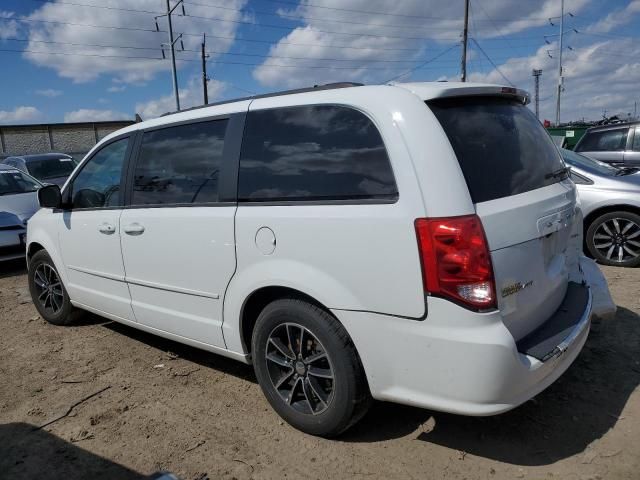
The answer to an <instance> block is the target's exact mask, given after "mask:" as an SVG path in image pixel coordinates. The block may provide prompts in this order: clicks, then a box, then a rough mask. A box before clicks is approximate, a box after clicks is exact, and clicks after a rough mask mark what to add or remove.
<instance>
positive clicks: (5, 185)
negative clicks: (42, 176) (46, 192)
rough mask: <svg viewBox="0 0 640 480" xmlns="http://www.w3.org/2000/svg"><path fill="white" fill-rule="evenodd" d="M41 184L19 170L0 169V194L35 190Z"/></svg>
mask: <svg viewBox="0 0 640 480" xmlns="http://www.w3.org/2000/svg"><path fill="white" fill-rule="evenodd" d="M40 187H41V185H40V184H39V183H38V182H37V181H36V180H34V179H33V178H31V177H29V176H28V175H25V174H24V173H22V172H21V171H20V170H0V195H9V194H13V193H27V192H35V191H36V190H38V189H39V188H40Z"/></svg>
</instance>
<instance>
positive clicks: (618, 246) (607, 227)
mask: <svg viewBox="0 0 640 480" xmlns="http://www.w3.org/2000/svg"><path fill="white" fill-rule="evenodd" d="M586 242H587V248H588V250H589V253H591V255H592V256H593V258H594V259H595V260H596V261H597V262H598V263H601V264H603V265H613V266H618V267H637V266H639V265H640V215H636V214H635V213H631V212H625V211H619V212H610V213H605V214H604V215H601V216H599V217H598V218H596V219H595V220H594V221H593V222H592V223H591V225H589V228H588V229H587V234H586Z"/></svg>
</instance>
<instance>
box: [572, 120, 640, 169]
mask: <svg viewBox="0 0 640 480" xmlns="http://www.w3.org/2000/svg"><path fill="white" fill-rule="evenodd" d="M573 150H574V151H575V152H578V153H582V154H584V155H588V156H589V157H591V158H595V159H596V160H600V161H601V162H606V163H610V164H613V165H619V166H628V167H633V166H636V167H640V122H627V123H614V124H611V125H602V126H599V127H593V128H590V129H589V130H587V132H586V133H585V134H584V136H583V137H582V138H581V139H580V141H579V142H578V143H577V144H576V146H575V148H574V149H573Z"/></svg>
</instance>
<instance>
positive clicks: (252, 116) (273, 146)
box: [238, 105, 398, 201]
mask: <svg viewBox="0 0 640 480" xmlns="http://www.w3.org/2000/svg"><path fill="white" fill-rule="evenodd" d="M397 197H398V189H397V187H396V184H395V180H394V177H393V172H392V170H391V165H390V163H389V158H388V156H387V152H386V150H385V147H384V144H383V142H382V138H381V137H380V133H379V132H378V130H377V128H376V127H375V125H373V123H372V122H371V120H369V118H367V117H366V116H365V115H364V114H362V113H360V112H358V111H356V110H353V109H351V108H346V107H339V106H329V105H325V106H301V107H287V108H277V109H271V110H262V111H255V112H250V113H249V115H248V116H247V123H246V125H245V132H244V139H243V142H242V153H241V156H240V172H239V185H238V200H240V201H305V200H307V201H309V200H358V199H396V198H397Z"/></svg>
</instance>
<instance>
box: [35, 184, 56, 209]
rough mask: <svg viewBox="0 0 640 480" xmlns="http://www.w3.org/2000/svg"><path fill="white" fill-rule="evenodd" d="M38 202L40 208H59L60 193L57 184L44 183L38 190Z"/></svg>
mask: <svg viewBox="0 0 640 480" xmlns="http://www.w3.org/2000/svg"><path fill="white" fill-rule="evenodd" d="M38 203H39V204H40V206H41V207H42V208H60V207H61V206H62V194H61V193H60V187H59V186H58V185H45V186H44V187H42V188H41V189H40V190H38Z"/></svg>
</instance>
